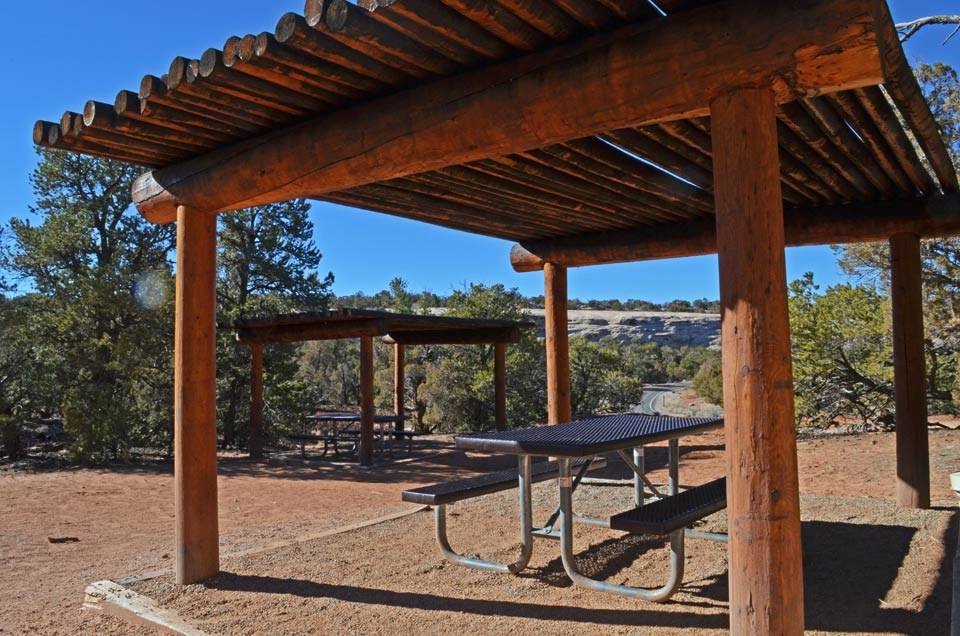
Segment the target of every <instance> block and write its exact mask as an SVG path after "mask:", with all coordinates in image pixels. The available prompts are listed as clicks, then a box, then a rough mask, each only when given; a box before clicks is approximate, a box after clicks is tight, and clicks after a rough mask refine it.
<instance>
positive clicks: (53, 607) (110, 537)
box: [0, 429, 960, 636]
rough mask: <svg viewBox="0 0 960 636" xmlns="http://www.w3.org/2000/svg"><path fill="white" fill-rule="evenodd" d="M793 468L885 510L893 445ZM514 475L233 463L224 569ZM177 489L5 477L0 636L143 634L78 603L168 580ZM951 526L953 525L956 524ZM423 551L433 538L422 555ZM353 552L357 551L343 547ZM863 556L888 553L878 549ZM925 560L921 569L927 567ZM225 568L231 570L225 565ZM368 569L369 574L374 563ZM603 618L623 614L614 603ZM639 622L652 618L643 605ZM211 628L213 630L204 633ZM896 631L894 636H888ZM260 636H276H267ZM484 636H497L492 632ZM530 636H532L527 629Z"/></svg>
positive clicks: (945, 440) (154, 472)
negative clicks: (429, 492) (89, 591)
mask: <svg viewBox="0 0 960 636" xmlns="http://www.w3.org/2000/svg"><path fill="white" fill-rule="evenodd" d="M688 442H689V443H688V444H687V445H686V446H685V447H684V454H683V459H682V469H681V479H682V481H683V483H684V484H687V483H701V482H703V481H706V480H708V479H710V478H713V477H715V476H717V475H720V474H722V473H723V463H724V462H723V453H722V434H721V433H712V434H707V435H702V436H699V437H697V438H690V439H689V440H688ZM930 442H931V444H930V446H931V475H932V486H933V488H932V497H933V500H934V502H935V503H936V504H937V505H939V506H943V507H944V508H945V509H944V510H943V511H941V513H940V514H941V515H946V516H947V517H954V515H952V513H951V511H950V510H949V509H947V507H954V506H955V505H956V501H955V500H956V497H955V495H954V494H953V493H952V492H951V491H950V490H949V483H948V478H947V476H948V474H949V473H950V472H955V471H960V431H952V430H938V429H932V430H931V432H930ZM664 451H665V449H662V448H659V449H658V448H652V449H650V451H649V454H648V465H650V466H653V467H657V470H656V471H654V472H652V475H651V477H652V479H653V480H654V481H658V480H660V481H662V480H663V479H664V478H665V474H664V473H665V470H664V469H663V468H662V466H663V463H664V461H663V459H664V457H665V452H664ZM799 459H800V474H801V491H802V492H803V493H804V495H809V496H813V497H814V499H805V501H808V500H809V501H812V502H814V503H813V504H811V505H814V506H815V507H816V506H820V507H825V506H826V504H824V503H823V502H822V501H821V500H819V499H816V497H822V496H832V497H858V498H859V497H864V498H880V499H890V498H892V497H893V493H894V435H893V434H892V433H866V434H862V435H855V436H847V435H844V436H840V435H828V436H819V437H815V438H807V439H802V440H801V441H800V443H799ZM509 465H512V462H507V463H504V462H503V461H501V460H499V459H497V460H491V459H489V458H484V457H479V456H464V455H463V454H461V453H439V454H434V455H432V456H430V457H425V458H422V459H421V460H418V461H415V462H407V463H395V464H392V465H387V466H385V467H381V468H376V469H374V470H369V471H366V470H362V469H358V468H356V467H344V466H333V465H330V464H311V465H309V466H303V465H296V464H295V465H281V466H274V465H264V464H256V463H252V462H248V461H244V460H237V459H227V460H224V461H223V462H222V463H221V476H220V480H219V486H220V524H221V536H222V552H223V553H224V554H225V555H226V554H229V553H234V552H238V551H241V550H249V549H251V548H256V547H258V546H265V545H269V544H276V543H280V542H290V541H294V540H295V539H297V538H298V537H303V536H305V535H311V534H315V533H317V532H320V531H322V530H325V529H330V528H334V527H338V526H343V525H347V524H350V523H355V522H358V521H361V520H365V519H372V518H375V517H379V516H382V515H384V514H387V513H391V512H395V511H399V510H402V509H404V508H405V507H406V504H403V503H401V501H400V496H399V493H400V492H401V491H402V490H404V489H406V488H409V487H411V486H413V485H418V484H422V483H432V482H435V481H441V480H444V479H449V478H451V477H453V476H457V475H465V474H469V473H471V472H477V471H482V470H490V469H493V468H498V467H503V466H509ZM172 488H173V479H172V474H171V467H170V466H169V465H167V464H160V465H150V466H140V467H110V468H107V469H100V470H91V469H72V470H65V471H51V472H27V473H22V472H11V471H5V472H4V473H0V510H2V511H3V516H2V517H0V565H2V566H4V571H5V572H6V573H7V574H8V575H7V576H6V577H4V582H3V583H0V593H2V596H3V598H4V601H5V602H4V603H3V604H0V634H3V635H4V636H6V635H7V634H104V633H106V634H138V633H149V632H146V631H144V630H142V629H140V628H133V627H130V626H128V625H125V624H123V623H121V622H120V621H118V620H116V619H113V618H109V617H101V616H97V615H91V614H88V613H82V612H81V611H80V603H81V601H82V599H83V589H84V587H85V586H86V585H87V584H88V583H90V582H91V581H94V580H99V579H105V578H109V579H114V580H116V579H120V578H123V577H128V576H130V575H135V574H142V573H147V572H151V571H155V570H158V569H159V570H163V569H169V567H170V558H171V554H172V539H173V523H172V522H173V494H172ZM511 501H512V500H511ZM494 503H495V502H494ZM491 505H492V504H491ZM805 505H806V504H805ZM870 505H871V506H874V505H880V504H873V503H872V504H870ZM881 507H882V506H881ZM884 510H886V509H885V508H884ZM878 514H879V513H878ZM884 514H886V513H884ZM414 518H416V519H417V520H416V521H415V522H410V523H416V524H423V523H426V526H425V527H428V526H429V516H428V515H415V516H414V517H411V518H410V519H414ZM401 521H403V520H401ZM390 523H400V522H390ZM917 523H919V524H920V525H918V526H917V527H918V528H921V529H922V528H924V527H926V526H924V525H923V524H924V523H932V522H930V521H923V522H922V523H921V522H920V521H918V522H917ZM938 523H939V522H938ZM952 523H953V525H955V520H954V522H952ZM931 528H932V526H931ZM484 530H485V529H484V528H482V527H480V528H476V529H475V530H474V531H475V532H476V533H477V535H478V536H480V537H482V536H484ZM931 531H932V530H931ZM954 532H955V530H951V533H950V535H951V536H953V534H954ZM356 536H357V537H359V536H360V534H357V535H356ZM51 537H54V538H55V537H76V538H77V539H79V541H77V542H71V543H57V544H54V543H50V542H49V538H51ZM429 539H430V537H429V535H427V537H426V543H429ZM349 540H352V539H348V538H344V539H343V541H347V542H349ZM308 544H309V542H308V543H307V544H303V545H308ZM869 549H871V550H880V551H882V550H883V549H884V546H883V545H876V546H870V548H869ZM952 549H953V546H952V545H950V546H949V549H948V547H947V546H946V545H944V539H943V537H940V538H936V537H934V544H933V545H932V547H930V550H933V552H930V554H928V555H927V557H929V559H933V560H934V561H936V560H937V559H939V561H941V562H942V561H943V559H944V558H946V556H945V555H947V554H948V552H949V553H952ZM281 551H282V550H281ZM722 552H723V551H722V548H721V549H720V551H719V552H717V553H716V555H715V556H716V558H718V559H720V560H721V561H720V562H722V559H723V554H722ZM938 555H939V556H938ZM408 556H409V557H410V558H419V559H426V562H425V563H424V567H427V568H432V567H435V566H436V562H437V560H438V559H439V555H438V554H437V553H436V551H435V550H433V551H432V552H431V553H429V555H422V554H419V553H416V554H412V555H408ZM929 559H928V561H925V562H930V561H929ZM225 560H226V561H228V562H229V559H228V558H226V559H225ZM367 567H373V568H376V563H372V564H367ZM936 569H937V568H936V567H934V568H933V570H931V569H930V568H929V567H926V568H924V569H921V570H920V571H918V572H916V573H915V574H914V575H913V576H915V577H926V578H933V577H934V571H935V570H936ZM455 571H456V572H458V573H459V572H463V573H464V574H462V575H456V574H455V575H453V576H464V577H470V578H471V579H472V578H473V577H474V576H475V575H474V573H472V572H470V573H469V574H468V573H467V572H469V571H467V570H462V569H460V568H457V569H456V570H455ZM372 574H373V575H376V572H375V571H374V572H373V573H372ZM561 576H562V575H561ZM158 580H159V579H158ZM898 584H899V583H898ZM158 585H159V584H158ZM524 585H528V584H527V583H524ZM932 585H933V582H932V581H931V582H930V584H929V585H928V586H927V587H928V588H930V589H931V590H932ZM193 587H195V586H191V588H193ZM922 587H923V585H920V588H922ZM158 589H159V588H158ZM918 589H919V588H918ZM433 591H434V592H438V591H442V590H433ZM581 596H582V594H580V593H578V594H577V595H576V598H573V599H568V601H573V602H575V601H576V600H577V599H579V598H581ZM157 598H159V597H157ZM603 598H604V599H606V598H608V596H607V595H604V596H603ZM922 600H923V599H919V600H918V602H922ZM601 602H603V601H601ZM591 604H593V601H591ZM611 607H620V603H619V601H618V602H617V603H614V604H612V605H611ZM251 609H252V608H251ZM643 609H644V610H650V609H651V607H650V606H646V605H645V606H644V607H643ZM652 609H653V610H656V609H657V608H656V607H653V608H652ZM714 609H716V608H714ZM854 618H855V617H854ZM848 620H849V617H848ZM206 627H207V628H208V629H209V625H206ZM314 627H319V624H314ZM511 629H514V628H513V627H511ZM891 629H895V626H893V625H891ZM454 631H455V630H454ZM238 633H240V632H238ZM244 633H245V632H244ZM251 633H252V632H251ZM262 633H271V631H270V630H269V629H266V630H264V631H263V632H262ZM291 633H301V632H296V631H294V632H291ZM357 633H362V632H357ZM424 633H438V634H439V633H441V631H434V630H428V632H424ZM487 633H491V634H492V633H496V630H495V629H494V630H492V631H488V632H487ZM528 633H538V632H537V631H536V630H535V629H534V630H533V631H529V632H528ZM624 633H626V632H624ZM633 633H636V632H633ZM658 633H659V632H658ZM663 633H678V632H677V631H668V632H663ZM684 633H701V632H700V631H697V630H694V631H685V632H684ZM703 633H706V632H703ZM834 633H837V632H834ZM871 633H872V632H871ZM878 633H879V632H878ZM890 633H907V632H899V631H893V632H890Z"/></svg>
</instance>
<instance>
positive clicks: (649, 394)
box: [633, 382, 693, 415]
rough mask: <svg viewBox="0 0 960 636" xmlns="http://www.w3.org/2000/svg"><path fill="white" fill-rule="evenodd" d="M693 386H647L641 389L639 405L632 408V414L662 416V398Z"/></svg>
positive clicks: (677, 383) (691, 384) (674, 383)
mask: <svg viewBox="0 0 960 636" xmlns="http://www.w3.org/2000/svg"><path fill="white" fill-rule="evenodd" d="M692 386H693V383H692V382H673V383H669V384H648V385H647V386H645V387H643V397H641V398H640V404H637V405H636V406H634V407H633V412H634V413H643V414H644V415H662V413H661V412H660V409H661V408H662V404H663V398H664V397H666V396H667V395H668V394H670V393H681V392H682V391H685V390H686V389H689V388H690V387H692Z"/></svg>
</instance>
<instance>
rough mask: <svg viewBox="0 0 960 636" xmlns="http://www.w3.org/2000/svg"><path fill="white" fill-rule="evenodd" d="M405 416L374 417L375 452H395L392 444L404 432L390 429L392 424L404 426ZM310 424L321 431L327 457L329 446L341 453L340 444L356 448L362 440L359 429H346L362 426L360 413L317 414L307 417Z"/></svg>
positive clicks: (335, 451)
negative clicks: (343, 443) (349, 444)
mask: <svg viewBox="0 0 960 636" xmlns="http://www.w3.org/2000/svg"><path fill="white" fill-rule="evenodd" d="M406 419H407V418H406V416H405V415H374V416H373V424H374V431H373V432H374V438H375V439H376V446H375V450H376V451H378V452H383V451H384V450H386V451H389V452H391V453H392V452H393V446H392V444H391V443H390V442H391V440H392V439H393V438H396V437H397V436H399V435H402V434H403V431H397V430H395V429H393V428H388V425H391V424H402V423H403V422H404V421H406ZM306 420H307V421H308V422H311V423H313V424H314V425H315V426H316V427H317V428H319V429H320V435H319V436H318V437H320V438H321V439H322V440H323V442H324V448H323V454H324V455H326V452H327V444H330V443H332V444H333V452H334V453H339V449H338V446H337V444H338V443H340V442H349V443H351V444H353V445H354V446H356V444H357V443H359V440H360V430H359V429H357V428H344V425H345V424H346V425H352V424H360V421H361V415H360V414H359V413H317V414H315V415H308V416H307V417H306Z"/></svg>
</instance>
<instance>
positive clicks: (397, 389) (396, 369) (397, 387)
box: [393, 342, 407, 431]
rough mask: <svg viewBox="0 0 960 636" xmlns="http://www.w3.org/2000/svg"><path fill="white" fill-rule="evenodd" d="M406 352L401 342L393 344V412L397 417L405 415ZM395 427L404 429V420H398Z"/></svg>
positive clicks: (399, 429)
mask: <svg viewBox="0 0 960 636" xmlns="http://www.w3.org/2000/svg"><path fill="white" fill-rule="evenodd" d="M406 353H407V352H406V350H405V349H404V346H403V345H402V344H400V343H399V342H398V343H396V344H394V345H393V414H394V415H396V416H397V417H403V414H404V408H403V404H404V402H405V400H404V397H405V395H404V388H405V385H406V377H405V375H404V367H405V366H406V363H407V355H406ZM394 428H395V429H396V430H398V431H402V430H403V422H402V421H401V422H397V423H396V424H395V425H394Z"/></svg>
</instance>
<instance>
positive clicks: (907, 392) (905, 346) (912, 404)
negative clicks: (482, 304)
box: [890, 234, 930, 508]
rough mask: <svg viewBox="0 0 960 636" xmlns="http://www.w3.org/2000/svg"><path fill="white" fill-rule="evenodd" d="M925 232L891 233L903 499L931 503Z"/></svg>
mask: <svg viewBox="0 0 960 636" xmlns="http://www.w3.org/2000/svg"><path fill="white" fill-rule="evenodd" d="M920 265H921V263H920V237H918V236H917V235H916V234H896V235H894V236H892V237H890V299H891V302H892V304H893V384H894V393H895V395H896V402H897V504H899V505H901V506H904V507H907V508H929V507H930V456H929V447H928V440H927V386H926V361H925V360H924V347H923V293H922V287H921V282H920Z"/></svg>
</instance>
